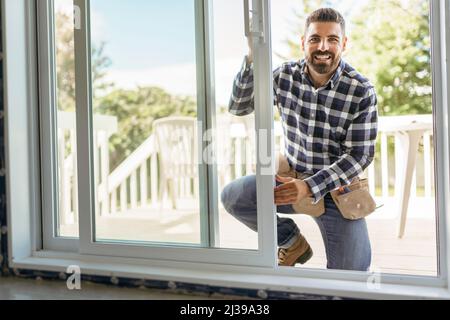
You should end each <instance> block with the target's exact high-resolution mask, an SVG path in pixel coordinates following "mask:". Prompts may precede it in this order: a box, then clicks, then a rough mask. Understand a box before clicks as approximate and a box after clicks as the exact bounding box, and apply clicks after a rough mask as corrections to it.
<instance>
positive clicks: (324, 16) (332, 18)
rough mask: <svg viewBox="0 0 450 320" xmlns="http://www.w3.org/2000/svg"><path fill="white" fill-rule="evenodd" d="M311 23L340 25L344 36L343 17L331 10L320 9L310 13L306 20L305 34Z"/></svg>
mask: <svg viewBox="0 0 450 320" xmlns="http://www.w3.org/2000/svg"><path fill="white" fill-rule="evenodd" d="M313 22H336V23H339V24H340V25H341V29H342V34H344V35H345V20H344V17H343V16H342V15H341V14H340V13H339V12H338V11H336V10H334V9H332V8H320V9H317V10H316V11H314V12H312V13H311V14H310V15H309V16H308V18H307V19H306V26H305V33H306V31H307V30H308V28H309V25H310V24H311V23H313Z"/></svg>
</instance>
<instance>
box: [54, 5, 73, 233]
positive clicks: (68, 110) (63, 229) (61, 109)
mask: <svg viewBox="0 0 450 320" xmlns="http://www.w3.org/2000/svg"><path fill="white" fill-rule="evenodd" d="M54 13H55V19H54V21H55V54H56V59H55V67H56V104H57V137H56V141H57V145H56V146H55V149H56V152H57V164H58V214H57V215H56V223H55V224H56V234H57V236H60V237H78V196H77V191H78V190H77V156H76V149H77V147H76V113H75V112H76V108H75V62H74V32H73V1H72V0H56V1H55V2H54Z"/></svg>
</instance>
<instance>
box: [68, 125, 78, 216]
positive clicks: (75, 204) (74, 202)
mask: <svg viewBox="0 0 450 320" xmlns="http://www.w3.org/2000/svg"><path fill="white" fill-rule="evenodd" d="M70 145H71V148H72V161H73V162H72V163H73V164H72V169H73V170H72V172H73V176H72V178H73V186H72V205H73V221H74V223H78V167H77V151H76V150H77V135H76V132H75V130H70Z"/></svg>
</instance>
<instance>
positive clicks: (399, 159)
mask: <svg viewBox="0 0 450 320" xmlns="http://www.w3.org/2000/svg"><path fill="white" fill-rule="evenodd" d="M400 135H401V133H396V134H395V187H394V189H395V190H394V191H395V193H394V194H395V197H396V198H398V197H400V194H401V185H402V179H403V170H402V168H403V167H404V163H405V162H406V160H405V156H404V152H406V150H405V147H403V146H402V139H401V136H400Z"/></svg>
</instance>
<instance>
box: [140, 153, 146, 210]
mask: <svg viewBox="0 0 450 320" xmlns="http://www.w3.org/2000/svg"><path fill="white" fill-rule="evenodd" d="M139 174H140V189H141V192H140V194H141V207H142V208H145V207H147V160H146V161H144V163H142V164H141V167H140V170H139Z"/></svg>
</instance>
